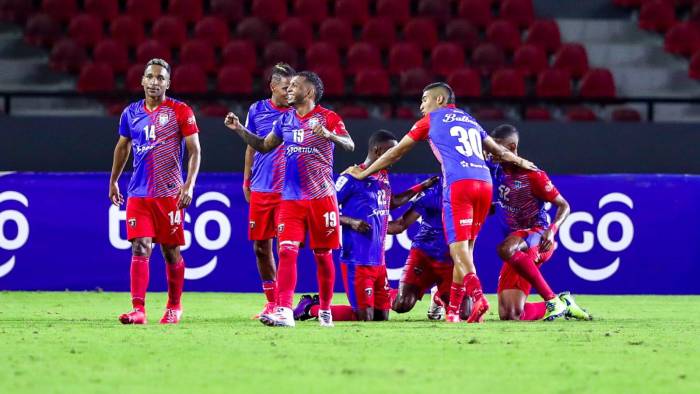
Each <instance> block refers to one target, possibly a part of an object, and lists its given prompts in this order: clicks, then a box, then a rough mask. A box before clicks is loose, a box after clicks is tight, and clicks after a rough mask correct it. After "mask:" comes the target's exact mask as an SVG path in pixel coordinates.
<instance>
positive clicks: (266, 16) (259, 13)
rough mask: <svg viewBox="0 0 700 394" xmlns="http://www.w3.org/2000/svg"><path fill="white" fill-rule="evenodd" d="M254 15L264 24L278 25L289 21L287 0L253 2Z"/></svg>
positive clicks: (255, 0)
mask: <svg viewBox="0 0 700 394" xmlns="http://www.w3.org/2000/svg"><path fill="white" fill-rule="evenodd" d="M251 8H252V15H253V16H254V17H258V18H260V19H261V20H262V21H263V22H267V23H271V24H277V23H282V22H283V21H284V20H285V19H287V1H286V0H253V5H252V7H251Z"/></svg>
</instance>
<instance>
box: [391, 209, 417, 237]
mask: <svg viewBox="0 0 700 394" xmlns="http://www.w3.org/2000/svg"><path fill="white" fill-rule="evenodd" d="M419 217H420V213H419V212H418V211H416V210H415V209H413V208H410V209H409V210H408V211H406V212H404V213H403V215H401V217H400V218H398V219H396V220H392V221H390V222H389V228H388V230H387V234H392V235H396V234H401V233H402V232H404V231H406V229H407V228H409V227H411V225H412V224H413V223H415V222H416V220H418V218H419Z"/></svg>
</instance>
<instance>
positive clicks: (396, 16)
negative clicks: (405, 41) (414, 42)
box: [377, 0, 411, 25]
mask: <svg viewBox="0 0 700 394" xmlns="http://www.w3.org/2000/svg"><path fill="white" fill-rule="evenodd" d="M377 16H383V17H386V18H390V19H391V20H393V21H394V23H396V24H399V25H403V24H404V23H406V22H407V21H408V20H409V19H411V2H410V1H409V0H379V1H377Z"/></svg>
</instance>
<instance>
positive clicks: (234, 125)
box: [224, 112, 241, 130]
mask: <svg viewBox="0 0 700 394" xmlns="http://www.w3.org/2000/svg"><path fill="white" fill-rule="evenodd" d="M224 124H225V125H226V127H228V128H229V129H231V130H238V129H240V128H241V121H240V119H238V116H236V114H234V113H233V112H229V113H228V114H226V118H224Z"/></svg>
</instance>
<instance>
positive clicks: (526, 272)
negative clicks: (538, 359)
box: [491, 125, 590, 321]
mask: <svg viewBox="0 0 700 394" xmlns="http://www.w3.org/2000/svg"><path fill="white" fill-rule="evenodd" d="M491 137H492V138H493V139H494V140H495V141H496V142H497V143H499V144H500V145H502V146H503V147H505V148H506V149H508V150H509V151H511V152H513V153H514V154H516V155H517V154H518V142H519V135H518V131H517V129H516V128H515V127H513V126H511V125H501V126H499V127H497V128H496V129H494V130H493V131H492V132H491ZM491 172H492V176H493V181H494V182H493V183H494V190H496V191H497V196H496V197H497V201H496V204H495V205H496V211H497V214H498V215H499V216H500V217H501V219H502V221H503V222H504V223H503V224H504V226H503V227H504V228H506V229H507V231H508V232H509V235H508V236H507V237H506V239H505V240H504V241H503V242H501V243H500V244H499V245H498V255H499V256H500V257H501V259H503V261H504V264H503V267H502V269H501V274H500V277H499V279H498V315H499V316H500V318H501V320H540V319H542V320H548V321H549V320H555V319H557V318H560V317H567V318H575V319H581V320H590V315H589V314H588V313H586V312H585V311H584V310H583V309H581V308H580V307H579V306H578V305H576V303H575V302H574V299H573V297H572V296H571V295H570V294H569V293H568V292H565V293H561V294H559V295H555V294H554V292H552V289H551V288H550V287H549V285H548V284H547V282H546V281H545V279H544V277H543V276H542V273H541V272H540V270H539V267H540V265H542V264H543V263H544V262H545V261H547V260H549V258H550V257H551V256H552V254H553V253H554V250H555V249H556V246H557V245H556V242H555V241H554V235H555V234H556V232H557V229H558V228H559V226H560V225H561V224H562V223H563V222H564V220H565V219H566V217H567V216H568V215H569V212H570V208H569V203H568V202H567V201H566V200H565V199H564V197H563V196H562V195H561V194H560V193H559V191H558V190H557V189H556V187H554V185H553V184H552V182H551V181H550V180H549V178H548V177H547V174H546V173H545V172H544V171H541V170H534V171H531V170H526V169H523V168H519V167H517V166H514V165H512V164H509V163H497V162H495V163H493V165H492V166H491ZM546 203H552V204H554V205H555V206H556V208H557V213H556V216H555V217H554V221H553V222H552V223H551V224H550V223H549V217H548V216H547V212H546V210H545V204H546ZM531 287H534V288H535V289H536V290H537V292H538V293H539V294H540V296H541V297H542V298H543V299H544V302H526V300H527V296H528V294H529V292H530V288H531Z"/></svg>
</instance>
